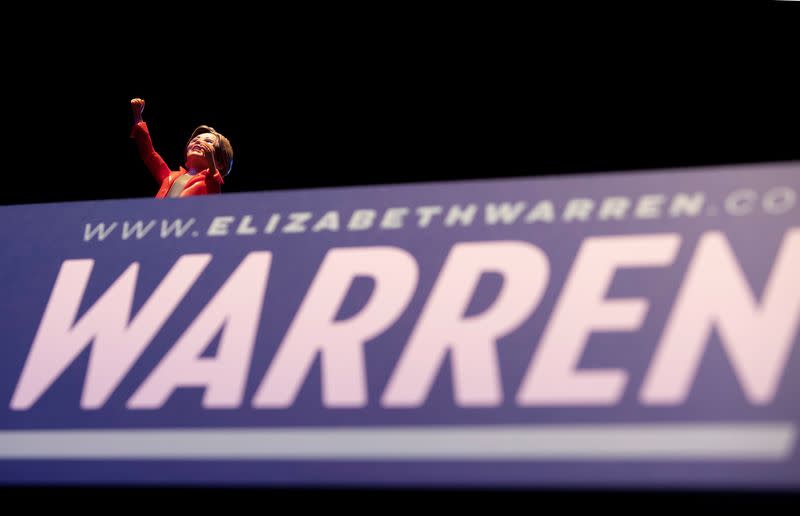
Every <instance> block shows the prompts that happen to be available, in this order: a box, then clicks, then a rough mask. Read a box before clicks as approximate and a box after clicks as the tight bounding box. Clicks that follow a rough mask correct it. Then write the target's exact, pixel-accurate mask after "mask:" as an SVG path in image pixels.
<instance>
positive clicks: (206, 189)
mask: <svg viewBox="0 0 800 516" xmlns="http://www.w3.org/2000/svg"><path fill="white" fill-rule="evenodd" d="M131 138H134V139H135V140H136V146H137V147H138V149H139V157H141V158H142V161H144V164H145V165H147V169H148V170H150V173H151V174H153V177H154V178H155V179H156V181H158V182H159V183H161V188H159V190H158V193H157V194H156V199H163V198H164V197H166V196H167V193H168V192H169V189H170V187H172V183H174V182H175V180H176V179H178V178H179V177H180V176H182V175H183V174H186V169H185V168H183V167H180V168H179V170H177V171H172V170H170V169H169V167H168V166H167V164H166V163H165V162H164V160H163V159H162V158H161V156H159V154H158V153H157V152H156V151H155V149H153V141H152V140H151V139H150V131H148V130H147V124H146V123H145V122H139V123H138V124H136V125H134V126H133V129H132V130H131ZM223 183H224V181H223V180H222V175H221V174H220V173H219V170H214V171H213V172H212V171H211V170H209V169H205V170H203V171H202V172H199V173H197V174H195V175H194V176H193V177H191V178H189V180H188V181H186V184H185V185H184V186H183V190H182V191H181V195H180V197H188V196H190V195H206V194H217V193H220V187H221V186H222V184H223Z"/></svg>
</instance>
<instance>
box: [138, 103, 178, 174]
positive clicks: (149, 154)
mask: <svg viewBox="0 0 800 516" xmlns="http://www.w3.org/2000/svg"><path fill="white" fill-rule="evenodd" d="M131 109H132V110H133V124H134V125H133V129H132V130H131V138H134V139H135V140H136V147H137V148H138V149H139V157H140V158H142V161H144V164H145V165H146V166H147V169H148V170H149V171H150V173H151V174H152V175H153V177H154V178H155V179H156V181H158V182H159V183H160V182H162V181H163V180H164V178H165V177H167V176H168V175H169V174H170V170H169V167H168V166H167V164H166V163H165V162H164V160H163V159H162V158H161V156H160V155H159V154H158V153H157V152H156V151H155V149H154V148H153V141H152V140H151V139H150V132H149V131H148V130H147V124H146V123H145V122H144V120H143V119H142V111H144V100H142V99H133V100H131Z"/></svg>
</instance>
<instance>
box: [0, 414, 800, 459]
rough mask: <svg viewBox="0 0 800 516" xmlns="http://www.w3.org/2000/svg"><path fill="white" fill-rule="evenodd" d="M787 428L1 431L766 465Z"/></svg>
mask: <svg viewBox="0 0 800 516" xmlns="http://www.w3.org/2000/svg"><path fill="white" fill-rule="evenodd" d="M796 439H797V429H796V426H795V425H794V424H793V423H777V422H776V423H714V424H695V423H686V424H674V423H670V424H621V425H610V424H609V425H601V424H592V425H588V424H581V425H510V426H504V425H492V426H413V427H374V428H370V427H342V428H339V427H321V428H313V427H303V428H280V429H277V428H260V429H253V428H246V429H240V428H230V429H219V428H214V429H162V430H152V429H146V430H133V429H126V430H111V429H109V430H78V429H76V430H26V431H0V459H6V460H8V459H25V460H27V459H140V460H159V459H166V460H204V459H235V460H267V459H273V460H322V461H325V460H447V461H458V460H511V461H514V460H582V461H593V460H594V461H598V460H615V459H623V460H659V461H672V460H686V459H701V460H765V461H781V460H786V459H788V458H789V457H791V455H792V453H793V451H794V447H795V442H796Z"/></svg>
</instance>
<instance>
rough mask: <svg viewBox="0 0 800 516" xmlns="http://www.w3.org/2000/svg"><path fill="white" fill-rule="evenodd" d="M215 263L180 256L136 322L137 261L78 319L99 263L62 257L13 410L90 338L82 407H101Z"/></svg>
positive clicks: (30, 400) (32, 399) (37, 393)
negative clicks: (134, 313)
mask: <svg viewBox="0 0 800 516" xmlns="http://www.w3.org/2000/svg"><path fill="white" fill-rule="evenodd" d="M210 260H211V255H210V254H194V255H186V256H182V257H181V258H180V259H179V260H178V261H177V262H176V263H175V265H173V267H172V269H170V271H169V272H168V273H167V276H166V277H165V278H164V279H163V280H162V281H161V283H160V284H159V285H158V287H157V288H156V289H155V291H154V292H153V294H152V295H151V296H150V298H149V299H148V300H147V301H146V302H145V303H144V305H143V306H142V308H141V309H140V310H139V312H138V313H137V314H136V316H135V317H134V318H133V319H131V309H132V305H133V293H134V289H135V287H136V278H137V275H138V271H139V264H138V263H137V262H133V263H132V264H131V265H130V266H129V267H128V268H127V269H126V270H125V272H123V273H122V275H121V276H120V277H119V278H117V280H116V281H115V282H114V283H113V284H112V285H111V287H109V288H108V290H106V291H105V292H104V293H103V295H102V296H100V298H99V299H98V300H97V301H96V302H95V303H94V305H93V306H92V307H91V308H89V309H88V310H87V311H86V313H85V314H84V315H83V316H82V317H81V318H80V320H78V321H77V322H76V317H77V315H78V308H79V307H80V304H81V300H82V298H83V294H84V292H85V290H86V286H87V283H88V280H89V276H90V274H91V272H92V267H93V266H94V260H89V259H87V260H66V261H64V263H63V264H62V265H61V270H60V271H59V273H58V277H57V278H56V283H55V286H54V287H53V292H52V293H51V295H50V300H49V301H48V303H47V308H45V311H44V316H43V317H42V322H41V324H40V325H39V330H38V331H37V332H36V337H35V338H34V340H33V345H32V346H31V351H30V353H29V354H28V359H27V360H26V362H25V366H24V367H23V369H22V376H21V377H20V380H19V383H18V384H17V388H16V390H15V391H14V396H13V397H12V399H11V408H12V409H13V410H27V409H29V408H31V407H32V406H33V404H34V403H36V401H38V399H39V398H40V397H41V396H42V394H44V392H45V391H46V390H47V389H48V388H49V387H50V386H51V385H52V384H53V382H55V380H56V379H57V378H58V377H59V376H60V375H61V374H62V373H63V372H64V371H65V370H66V369H67V367H68V366H69V365H70V364H71V363H72V362H73V361H74V360H75V358H77V357H78V355H80V353H81V352H82V351H83V350H84V349H85V348H86V347H87V346H88V345H89V343H90V342H92V341H94V345H93V346H92V348H91V354H90V355H89V366H88V370H87V373H86V382H85V383H84V386H83V394H82V396H81V408H82V409H97V408H100V407H102V406H103V404H105V402H106V401H107V400H108V398H109V397H110V396H111V393H112V392H113V391H114V389H115V388H116V387H117V386H118V385H119V383H120V381H122V378H123V377H124V376H125V374H127V372H128V371H129V370H130V368H131V366H132V365H133V364H134V362H136V360H137V359H138V358H139V356H140V355H141V354H142V352H143V351H144V349H145V347H147V345H148V344H149V343H150V341H151V340H152V338H153V337H154V336H155V334H156V333H157V332H158V331H159V330H160V329H161V327H162V326H163V325H164V323H165V322H166V320H167V318H168V317H169V316H170V315H171V314H172V312H173V311H174V310H175V308H176V307H177V305H178V303H180V301H181V300H182V299H183V297H184V296H185V295H186V292H187V291H188V290H189V288H191V286H192V285H194V282H195V281H196V280H197V277H198V276H199V275H200V273H201V272H203V269H205V267H206V265H207V264H208V262H209V261H210Z"/></svg>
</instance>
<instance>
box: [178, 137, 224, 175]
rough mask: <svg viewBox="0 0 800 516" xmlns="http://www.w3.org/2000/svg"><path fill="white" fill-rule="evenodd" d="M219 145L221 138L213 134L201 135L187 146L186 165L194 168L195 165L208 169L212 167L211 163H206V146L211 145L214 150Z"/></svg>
mask: <svg viewBox="0 0 800 516" xmlns="http://www.w3.org/2000/svg"><path fill="white" fill-rule="evenodd" d="M218 143H219V138H218V137H217V136H216V135H215V134H212V133H200V134H198V135H197V136H195V137H194V138H192V139H191V140H189V143H187V144H186V164H187V165H188V166H190V167H191V166H192V165H193V164H194V165H196V166H203V164H205V167H206V168H207V167H208V166H210V163H207V162H206V152H205V149H204V145H205V146H208V145H210V146H211V147H212V149H215V148H216V146H217V144H218Z"/></svg>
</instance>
